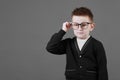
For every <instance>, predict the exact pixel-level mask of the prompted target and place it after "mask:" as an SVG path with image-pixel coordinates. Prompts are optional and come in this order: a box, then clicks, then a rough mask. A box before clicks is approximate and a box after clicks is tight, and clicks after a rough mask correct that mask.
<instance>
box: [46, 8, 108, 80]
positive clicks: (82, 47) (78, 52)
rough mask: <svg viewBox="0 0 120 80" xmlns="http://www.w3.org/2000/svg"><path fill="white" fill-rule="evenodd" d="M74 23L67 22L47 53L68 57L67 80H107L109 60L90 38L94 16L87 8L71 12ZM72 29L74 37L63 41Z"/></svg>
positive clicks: (52, 41)
mask: <svg viewBox="0 0 120 80" xmlns="http://www.w3.org/2000/svg"><path fill="white" fill-rule="evenodd" d="M71 17H72V22H64V23H63V26H62V29H61V30H60V31H59V32H58V33H55V34H54V35H53V36H52V37H51V39H50V41H49V42H48V44H47V47H46V49H47V51H48V52H50V53H53V54H58V55H61V54H66V58H67V59H66V71H65V76H66V80H108V72H107V59H106V54H105V50H104V47H103V45H102V43H101V42H100V41H98V40H96V39H95V38H93V37H92V36H91V35H90V32H91V31H92V30H93V29H94V27H95V25H94V22H93V14H92V12H91V10H90V9H88V8H86V7H80V8H76V9H74V10H73V12H72V16H71ZM70 28H72V29H73V32H74V35H75V37H73V38H67V39H64V40H62V38H63V36H64V35H65V33H66V32H67V31H68V30H69V29H70Z"/></svg>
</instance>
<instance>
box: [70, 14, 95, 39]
mask: <svg viewBox="0 0 120 80" xmlns="http://www.w3.org/2000/svg"><path fill="white" fill-rule="evenodd" d="M72 22H73V23H78V24H81V23H83V22H88V23H90V24H87V26H86V28H85V29H84V28H82V27H81V25H79V28H78V29H73V31H74V35H75V36H76V37H77V38H80V39H86V38H87V37H88V36H89V34H90V32H91V31H92V30H93V29H94V23H93V22H92V21H91V20H90V18H89V17H88V16H75V15H74V16H73V17H72Z"/></svg>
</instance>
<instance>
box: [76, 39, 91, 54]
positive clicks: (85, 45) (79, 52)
mask: <svg viewBox="0 0 120 80" xmlns="http://www.w3.org/2000/svg"><path fill="white" fill-rule="evenodd" d="M91 39H92V37H90V38H89V39H88V40H87V41H86V42H85V44H84V45H83V47H82V49H81V51H80V49H79V47H78V44H77V39H76V37H75V38H74V45H75V47H76V50H77V53H78V54H79V55H80V54H84V53H85V51H86V49H87V47H88V44H89V43H90V41H91Z"/></svg>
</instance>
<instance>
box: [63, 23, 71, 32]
mask: <svg viewBox="0 0 120 80" xmlns="http://www.w3.org/2000/svg"><path fill="white" fill-rule="evenodd" d="M70 27H71V24H70V23H69V22H64V23H63V26H62V30H64V31H65V32H67V31H68V30H69V29H70Z"/></svg>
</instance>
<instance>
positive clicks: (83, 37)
mask: <svg viewBox="0 0 120 80" xmlns="http://www.w3.org/2000/svg"><path fill="white" fill-rule="evenodd" d="M76 37H77V38H80V39H85V36H81V35H77V36H76Z"/></svg>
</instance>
